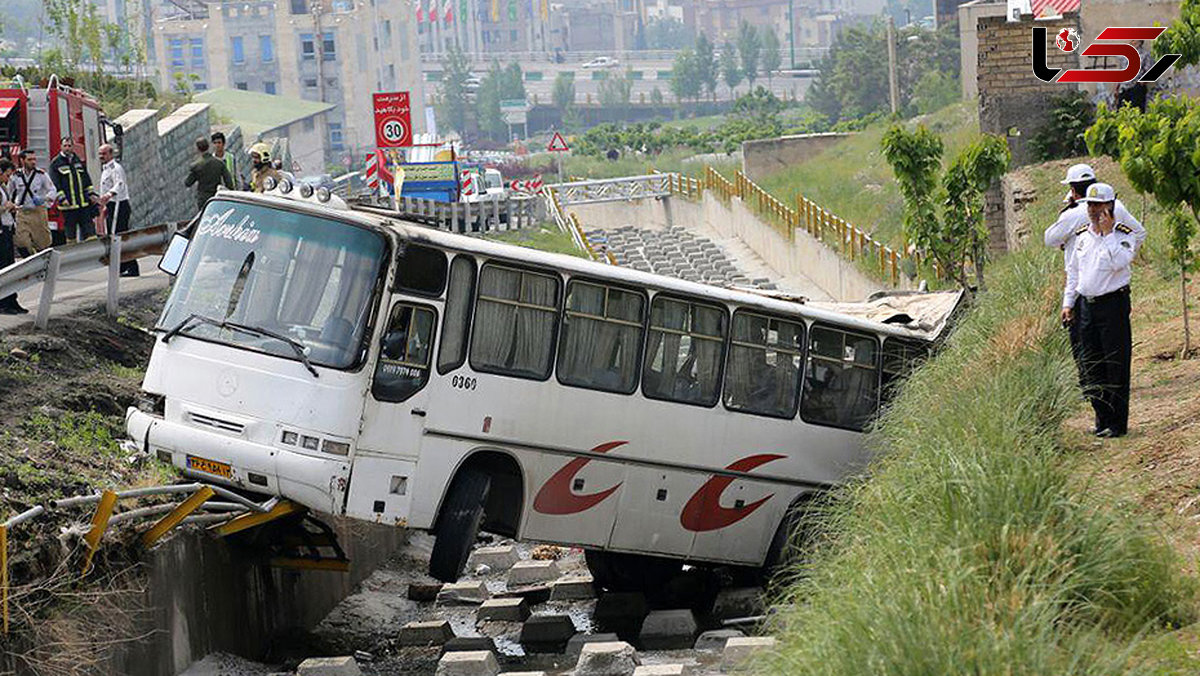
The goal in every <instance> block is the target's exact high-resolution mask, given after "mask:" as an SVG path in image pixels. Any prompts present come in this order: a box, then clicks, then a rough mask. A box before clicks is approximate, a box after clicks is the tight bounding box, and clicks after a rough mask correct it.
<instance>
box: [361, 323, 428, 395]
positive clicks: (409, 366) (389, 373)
mask: <svg viewBox="0 0 1200 676" xmlns="http://www.w3.org/2000/svg"><path fill="white" fill-rule="evenodd" d="M436 319H437V318H436V316H435V315H434V313H433V310H432V309H430V308H427V307H421V306H419V305H409V304H407V303H400V304H398V305H396V306H395V307H393V308H392V316H391V319H390V320H388V327H387V332H386V333H384V334H383V341H382V345H380V349H379V364H378V365H377V366H376V367H375V380H374V382H373V383H372V384H371V394H372V396H374V397H375V398H376V399H378V400H379V401H390V402H401V401H404V400H405V399H408V398H409V397H411V396H412V395H414V394H416V393H417V392H419V391H420V390H421V388H422V387H425V383H426V382H428V381H429V355H430V351H431V350H430V347H431V346H432V342H431V341H432V340H433V325H434V324H435V323H436Z"/></svg>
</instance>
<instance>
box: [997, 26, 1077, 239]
mask: <svg viewBox="0 0 1200 676" xmlns="http://www.w3.org/2000/svg"><path fill="white" fill-rule="evenodd" d="M1035 25H1036V26H1044V27H1045V28H1046V40H1047V45H1046V65H1048V66H1049V67H1050V68H1078V67H1080V66H1079V57H1078V53H1079V52H1078V51H1075V52H1064V51H1062V50H1060V49H1059V48H1058V47H1057V46H1055V44H1054V36H1055V35H1056V34H1057V33H1058V32H1059V31H1060V30H1062V29H1063V28H1066V27H1072V28H1076V29H1078V28H1079V15H1078V14H1077V13H1068V14H1067V15H1065V16H1064V17H1062V18H1061V19H1054V20H1048V21H1037V22H1035V21H1033V18H1032V17H1031V16H1028V15H1026V16H1024V17H1022V20H1021V21H1014V22H1009V21H1007V19H1006V17H1003V16H985V17H980V18H979V21H978V24H977V32H976V34H977V36H978V40H979V65H978V73H977V79H976V83H977V85H978V88H979V129H980V131H982V132H985V133H989V134H997V135H999V136H1002V137H1005V138H1006V139H1007V140H1008V147H1009V149H1010V150H1011V151H1012V157H1013V161H1012V165H1013V166H1014V167H1019V166H1022V165H1025V164H1029V163H1030V162H1032V161H1033V159H1034V158H1033V153H1032V149H1031V148H1030V147H1029V140H1030V139H1031V138H1033V136H1034V134H1036V133H1037V132H1038V130H1039V129H1041V128H1042V127H1043V126H1044V125H1045V124H1046V121H1047V119H1048V117H1049V113H1050V110H1051V108H1052V106H1053V103H1052V99H1053V98H1054V97H1055V96H1057V95H1061V94H1065V93H1066V92H1068V91H1070V90H1071V87H1073V86H1074V85H1066V84H1056V83H1053V82H1042V81H1041V80H1039V79H1037V78H1036V77H1035V76H1034V74H1033V41H1032V39H1031V37H1032V34H1033V27H1034V26H1035ZM1084 42H1085V43H1086V42H1087V39H1086V38H1085V39H1084ZM1004 215H1005V208H1004V199H1003V196H1002V193H1001V190H1000V186H999V184H997V185H994V186H992V189H991V190H989V191H988V192H987V195H986V203H985V213H984V220H985V222H986V223H987V227H988V232H989V234H990V238H989V244H990V249H991V251H992V252H993V253H999V252H1003V251H1006V250H1007V249H1008V241H1009V236H1008V232H1007V230H1006V227H1005V221H1004Z"/></svg>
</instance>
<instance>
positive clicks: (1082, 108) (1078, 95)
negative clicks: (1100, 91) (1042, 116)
mask: <svg viewBox="0 0 1200 676" xmlns="http://www.w3.org/2000/svg"><path fill="white" fill-rule="evenodd" d="M1052 102H1053V104H1054V107H1053V109H1051V111H1050V118H1049V120H1047V122H1046V125H1045V126H1043V127H1042V128H1041V129H1038V130H1037V133H1035V134H1034V135H1033V138H1031V139H1030V140H1029V147H1030V148H1031V149H1032V150H1033V154H1034V157H1035V158H1036V159H1037V160H1038V161H1039V162H1045V161H1049V160H1060V159H1063V158H1066V157H1079V156H1082V155H1087V154H1088V147H1087V142H1085V141H1084V139H1083V134H1084V132H1086V131H1087V130H1088V127H1091V126H1092V123H1093V122H1095V121H1096V106H1094V105H1092V101H1091V99H1089V98H1088V95H1087V93H1086V92H1078V91H1076V92H1070V93H1069V94H1064V95H1062V96H1057V97H1055V98H1054V99H1053V100H1052Z"/></svg>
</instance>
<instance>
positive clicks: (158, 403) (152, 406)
mask: <svg viewBox="0 0 1200 676" xmlns="http://www.w3.org/2000/svg"><path fill="white" fill-rule="evenodd" d="M137 407H138V410H139V411H141V412H143V413H150V414H152V415H156V416H159V417H163V416H165V415H166V413H167V398H166V397H165V396H163V395H161V394H154V393H153V392H142V393H141V395H140V396H139V397H138V404H137Z"/></svg>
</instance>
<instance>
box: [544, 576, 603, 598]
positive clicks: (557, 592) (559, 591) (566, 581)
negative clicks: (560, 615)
mask: <svg viewBox="0 0 1200 676" xmlns="http://www.w3.org/2000/svg"><path fill="white" fill-rule="evenodd" d="M592 598H596V584H595V582H594V581H593V580H592V576H591V575H580V576H572V577H560V578H558V579H557V580H555V581H554V582H551V583H550V600H551V601H576V600H579V599H592Z"/></svg>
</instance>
